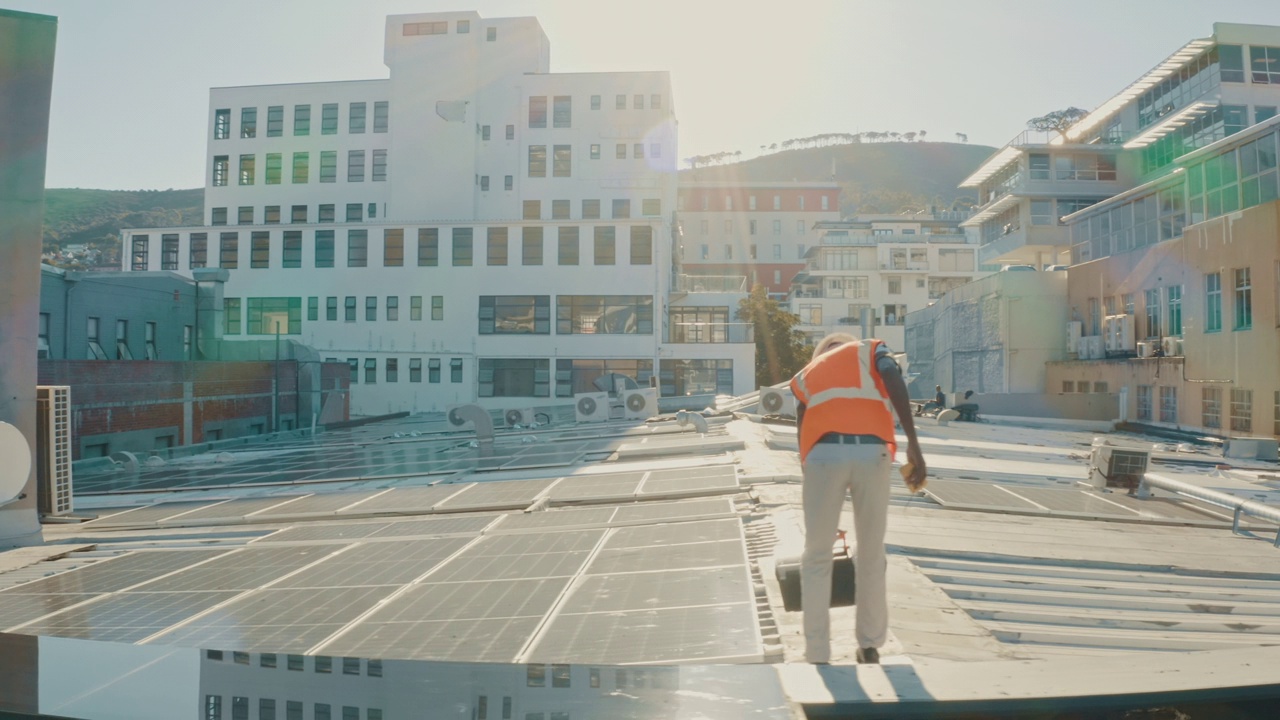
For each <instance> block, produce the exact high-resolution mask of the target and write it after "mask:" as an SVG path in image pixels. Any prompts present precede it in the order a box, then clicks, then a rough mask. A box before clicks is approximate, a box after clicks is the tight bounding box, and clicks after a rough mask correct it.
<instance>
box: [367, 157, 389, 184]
mask: <svg viewBox="0 0 1280 720" xmlns="http://www.w3.org/2000/svg"><path fill="white" fill-rule="evenodd" d="M371 179H372V180H373V182H386V181H387V151H386V150H374V151H373V177H372V178H371Z"/></svg>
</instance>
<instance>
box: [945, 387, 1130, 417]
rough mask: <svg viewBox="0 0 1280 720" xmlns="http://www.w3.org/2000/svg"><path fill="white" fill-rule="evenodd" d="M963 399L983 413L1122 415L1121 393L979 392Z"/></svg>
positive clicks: (1057, 415)
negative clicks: (974, 404) (975, 405)
mask: <svg viewBox="0 0 1280 720" xmlns="http://www.w3.org/2000/svg"><path fill="white" fill-rule="evenodd" d="M964 402H971V403H977V404H978V407H979V411H978V412H979V413H980V414H982V415H1009V416H1013V417H1033V418H1052V419H1062V420H1115V419H1116V418H1118V417H1120V416H1119V412H1120V396H1119V395H1117V394H1115V393H1090V394H1088V395H1080V394H1073V395H1063V394H1058V395H1052V394H1045V395H1041V394H1038V393H1012V394H1001V395H995V394H985V393H984V394H978V393H974V394H973V396H972V397H971V398H969V399H968V400H966V401H964Z"/></svg>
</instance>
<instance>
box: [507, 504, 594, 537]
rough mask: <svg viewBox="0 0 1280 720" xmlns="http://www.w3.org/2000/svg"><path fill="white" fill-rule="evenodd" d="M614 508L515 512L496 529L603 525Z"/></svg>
mask: <svg viewBox="0 0 1280 720" xmlns="http://www.w3.org/2000/svg"><path fill="white" fill-rule="evenodd" d="M616 510H617V509H616V508H613V507H602V508H575V509H571V510H547V511H545V512H533V513H515V514H511V515H507V516H506V517H504V518H503V519H502V522H500V523H498V525H497V527H496V528H495V529H496V530H499V531H503V530H524V529H535V528H546V529H550V528H567V527H575V526H584V525H603V524H605V523H607V522H609V519H610V518H612V517H613V514H614V512H615V511H616Z"/></svg>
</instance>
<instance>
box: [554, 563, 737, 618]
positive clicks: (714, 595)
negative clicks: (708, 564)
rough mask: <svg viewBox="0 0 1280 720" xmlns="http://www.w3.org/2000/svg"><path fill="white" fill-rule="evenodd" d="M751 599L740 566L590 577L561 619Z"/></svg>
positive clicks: (565, 606) (564, 608) (575, 592)
mask: <svg viewBox="0 0 1280 720" xmlns="http://www.w3.org/2000/svg"><path fill="white" fill-rule="evenodd" d="M752 597H753V595H752V591H751V583H750V580H749V576H748V575H747V570H746V568H745V567H742V566H735V567H727V568H697V569H693V570H671V571H659V572H652V573H628V574H625V575H591V576H588V577H586V578H585V579H584V580H583V582H582V583H581V584H580V585H578V586H577V587H575V588H574V590H573V594H572V595H570V596H569V598H568V600H566V601H565V604H564V605H563V606H562V607H561V609H560V614H562V615H576V614H583V613H594V612H625V611H631V610H654V609H658V608H668V607H689V606H695V605H723V604H729V603H740V602H747V601H749V600H751V599H752Z"/></svg>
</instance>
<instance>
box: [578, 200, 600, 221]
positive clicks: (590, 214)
mask: <svg viewBox="0 0 1280 720" xmlns="http://www.w3.org/2000/svg"><path fill="white" fill-rule="evenodd" d="M582 219H583V220H599V219H600V201H599V200H583V201H582Z"/></svg>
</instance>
